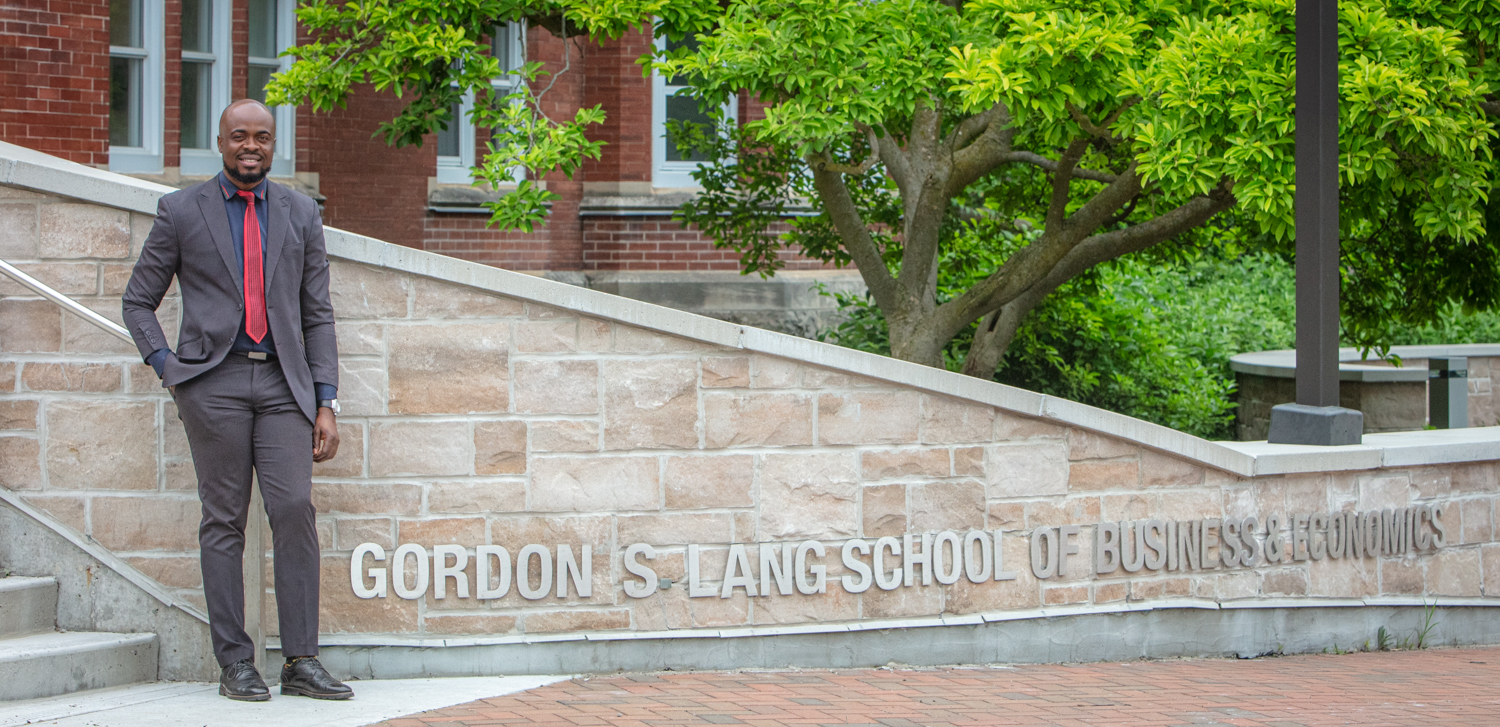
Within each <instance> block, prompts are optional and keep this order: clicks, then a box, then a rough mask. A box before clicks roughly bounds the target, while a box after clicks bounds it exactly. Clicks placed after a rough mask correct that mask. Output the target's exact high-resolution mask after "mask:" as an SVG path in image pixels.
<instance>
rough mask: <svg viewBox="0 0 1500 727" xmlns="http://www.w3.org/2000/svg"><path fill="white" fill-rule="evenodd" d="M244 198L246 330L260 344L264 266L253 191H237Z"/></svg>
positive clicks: (263, 323)
mask: <svg viewBox="0 0 1500 727" xmlns="http://www.w3.org/2000/svg"><path fill="white" fill-rule="evenodd" d="M239 193H240V196H241V197H244V198H245V333H247V334H249V335H250V340H252V341H254V342H256V343H260V341H261V339H263V338H265V337H266V283H265V280H264V279H263V276H264V275H265V272H264V271H265V266H264V265H263V264H261V260H260V219H259V218H258V217H256V216H255V193H254V192H247V191H245V190H243V189H242V190H239Z"/></svg>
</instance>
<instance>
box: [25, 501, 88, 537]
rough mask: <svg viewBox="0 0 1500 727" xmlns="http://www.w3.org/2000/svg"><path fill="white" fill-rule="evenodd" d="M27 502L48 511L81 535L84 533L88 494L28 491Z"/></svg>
mask: <svg viewBox="0 0 1500 727" xmlns="http://www.w3.org/2000/svg"><path fill="white" fill-rule="evenodd" d="M26 502H28V503H30V504H32V505H34V506H36V507H39V508H41V509H42V510H44V511H46V513H47V514H48V515H51V516H52V517H54V518H56V519H57V521H58V522H61V523H62V524H63V525H66V526H68V527H70V528H72V529H73V531H74V532H76V533H78V534H79V535H82V534H83V533H84V529H85V528H84V508H85V506H86V505H87V503H88V497H87V496H86V495H82V494H78V495H75V494H67V495H43V494H40V493H35V492H28V493H26Z"/></svg>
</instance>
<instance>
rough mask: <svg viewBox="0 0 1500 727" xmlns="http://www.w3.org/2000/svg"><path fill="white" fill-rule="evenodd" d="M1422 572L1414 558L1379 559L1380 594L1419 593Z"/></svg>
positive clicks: (1422, 583)
mask: <svg viewBox="0 0 1500 727" xmlns="http://www.w3.org/2000/svg"><path fill="white" fill-rule="evenodd" d="M1423 570H1424V569H1423V568H1422V563H1421V562H1420V561H1418V560H1417V559H1415V558H1382V559H1380V592H1381V593H1384V594H1391V595H1395V594H1417V593H1421V592H1422V588H1423V586H1424V585H1425V581H1426V577H1425V575H1424V574H1423V573H1422V571H1423ZM1269 577H1270V576H1267V578H1268V579H1269Z"/></svg>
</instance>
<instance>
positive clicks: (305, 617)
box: [175, 354, 319, 666]
mask: <svg viewBox="0 0 1500 727" xmlns="http://www.w3.org/2000/svg"><path fill="white" fill-rule="evenodd" d="M175 397H176V399H177V410H178V414H179V415H180V416H181V417H182V424H183V428H184V429H186V430H187V437H188V445H189V446H190V447H191V448H192V452H193V467H194V468H195V469H196V470H197V473H198V499H199V500H201V501H202V503H203V522H202V523H201V524H200V525H199V527H198V544H199V547H200V549H201V550H200V554H201V555H200V557H201V559H202V567H203V592H204V596H205V597H206V598H207V600H208V618H209V630H210V631H211V633H212V635H213V646H214V657H215V658H217V659H218V662H219V666H228V665H229V664H233V663H234V662H236V661H239V660H241V659H249V658H252V657H253V652H254V646H253V644H252V643H251V641H250V636H249V635H248V634H246V633H245V585H244V577H243V574H242V572H241V568H242V565H241V563H242V558H243V556H244V552H245V523H246V519H247V516H248V515H249V510H250V486H251V470H252V469H253V470H254V471H255V473H256V474H258V475H259V477H260V491H261V497H262V498H264V500H265V503H266V515H267V516H268V517H269V518H270V521H271V542H272V547H273V548H274V549H275V553H276V557H275V570H276V577H275V583H276V610H277V614H276V615H277V617H278V618H279V619H280V624H281V647H282V653H283V654H285V655H286V656H315V655H317V653H318V575H319V564H318V555H319V553H318V533H317V526H316V524H315V516H316V511H315V510H314V508H313V504H312V465H313V461H312V447H313V438H312V433H313V428H312V423H311V422H309V421H308V420H307V416H306V415H304V414H303V413H302V410H301V409H300V408H298V406H297V402H296V400H295V399H294V398H293V397H292V390H291V388H290V387H288V386H287V383H286V377H285V376H284V375H283V374H282V373H281V365H280V364H279V363H277V362H276V361H251V360H250V359H247V358H245V357H243V356H239V355H235V354H230V355H229V357H228V358H226V359H224V363H222V364H219V365H218V366H216V367H214V368H213V370H211V371H209V372H207V373H205V374H202V375H201V376H197V377H195V378H193V379H190V380H188V381H185V382H183V383H181V384H179V385H178V386H177V391H176V393H175Z"/></svg>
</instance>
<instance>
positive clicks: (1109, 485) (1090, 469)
mask: <svg viewBox="0 0 1500 727" xmlns="http://www.w3.org/2000/svg"><path fill="white" fill-rule="evenodd" d="M1140 480H1141V463H1139V462H1135V461H1133V460H1104V461H1097V460H1096V461H1085V462H1073V463H1072V464H1070V465H1069V466H1068V489H1069V490H1070V491H1072V492H1089V491H1096V490H1134V489H1136V488H1138V487H1140Z"/></svg>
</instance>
